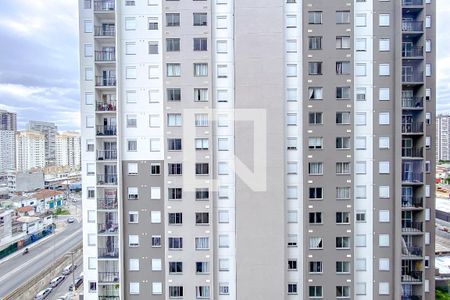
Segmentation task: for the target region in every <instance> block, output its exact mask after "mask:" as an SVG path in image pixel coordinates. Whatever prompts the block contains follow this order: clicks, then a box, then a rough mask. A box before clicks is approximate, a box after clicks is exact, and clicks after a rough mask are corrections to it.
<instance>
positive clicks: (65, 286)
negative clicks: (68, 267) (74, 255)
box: [47, 256, 83, 300]
mask: <svg viewBox="0 0 450 300" xmlns="http://www.w3.org/2000/svg"><path fill="white" fill-rule="evenodd" d="M75 264H76V265H77V268H76V269H75V278H77V277H78V276H80V273H81V272H83V258H82V257H81V256H80V257H78V259H75ZM71 284H72V273H70V274H69V275H68V276H66V279H64V281H63V282H61V283H60V285H58V286H57V287H56V288H54V289H53V291H52V292H51V293H50V295H49V296H48V298H47V300H56V299H58V297H61V296H64V295H66V294H67V293H68V292H69V286H70V285H71ZM80 290H83V285H81V286H80V287H79V288H78V291H80Z"/></svg>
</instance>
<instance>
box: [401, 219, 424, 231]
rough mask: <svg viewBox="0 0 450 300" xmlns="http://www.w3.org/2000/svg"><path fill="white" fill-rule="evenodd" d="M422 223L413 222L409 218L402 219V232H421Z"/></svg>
mask: <svg viewBox="0 0 450 300" xmlns="http://www.w3.org/2000/svg"><path fill="white" fill-rule="evenodd" d="M422 230H423V223H422V222H413V221H411V220H402V231H403V232H422Z"/></svg>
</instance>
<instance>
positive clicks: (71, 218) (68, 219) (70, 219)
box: [67, 217, 75, 223]
mask: <svg viewBox="0 0 450 300" xmlns="http://www.w3.org/2000/svg"><path fill="white" fill-rule="evenodd" d="M73 222H75V218H74V217H68V218H67V223H73Z"/></svg>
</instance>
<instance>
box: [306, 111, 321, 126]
mask: <svg viewBox="0 0 450 300" xmlns="http://www.w3.org/2000/svg"><path fill="white" fill-rule="evenodd" d="M308 122H309V124H310V125H317V124H323V119H322V113H321V112H310V113H308Z"/></svg>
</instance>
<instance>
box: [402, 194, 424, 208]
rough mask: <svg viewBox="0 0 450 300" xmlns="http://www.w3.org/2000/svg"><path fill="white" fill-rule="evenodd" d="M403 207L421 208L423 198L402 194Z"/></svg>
mask: <svg viewBox="0 0 450 300" xmlns="http://www.w3.org/2000/svg"><path fill="white" fill-rule="evenodd" d="M402 207H403V208H423V198H420V197H419V198H413V197H409V196H402Z"/></svg>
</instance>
